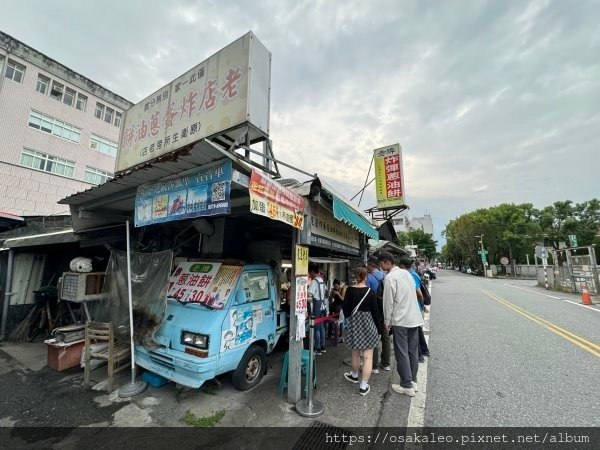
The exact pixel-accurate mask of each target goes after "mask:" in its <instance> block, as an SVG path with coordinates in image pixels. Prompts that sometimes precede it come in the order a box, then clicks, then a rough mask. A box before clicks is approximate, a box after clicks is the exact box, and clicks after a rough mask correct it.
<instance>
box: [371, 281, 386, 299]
mask: <svg viewBox="0 0 600 450" xmlns="http://www.w3.org/2000/svg"><path fill="white" fill-rule="evenodd" d="M373 276H375V275H373ZM384 279H385V276H383V277H381V280H379V284H378V285H377V299H378V300H383V280H384Z"/></svg>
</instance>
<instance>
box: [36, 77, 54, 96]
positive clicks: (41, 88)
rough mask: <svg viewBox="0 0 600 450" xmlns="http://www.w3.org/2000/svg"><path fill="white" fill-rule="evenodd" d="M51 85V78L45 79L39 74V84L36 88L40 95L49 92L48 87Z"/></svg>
mask: <svg viewBox="0 0 600 450" xmlns="http://www.w3.org/2000/svg"><path fill="white" fill-rule="evenodd" d="M49 84H50V78H48V77H45V76H44V75H42V74H41V73H40V74H38V79H37V84H36V86H35V90H36V91H38V92H39V93H40V94H46V92H47V91H48V85H49Z"/></svg>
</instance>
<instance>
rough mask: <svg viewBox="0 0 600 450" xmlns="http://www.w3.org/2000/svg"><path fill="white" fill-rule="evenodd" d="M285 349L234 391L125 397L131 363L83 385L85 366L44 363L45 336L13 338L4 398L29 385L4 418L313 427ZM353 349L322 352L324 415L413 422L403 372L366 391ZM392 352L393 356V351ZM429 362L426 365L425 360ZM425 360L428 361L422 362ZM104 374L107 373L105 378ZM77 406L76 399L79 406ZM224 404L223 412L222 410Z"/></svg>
mask: <svg viewBox="0 0 600 450" xmlns="http://www.w3.org/2000/svg"><path fill="white" fill-rule="evenodd" d="M283 355H284V352H275V353H273V354H271V355H269V361H270V364H271V365H272V368H270V369H269V371H268V373H267V375H265V377H264V378H263V380H262V381H261V383H260V384H259V385H258V386H257V387H255V388H254V389H252V390H250V391H246V392H239V391H236V390H235V389H234V388H233V387H232V385H231V382H230V379H229V377H228V376H227V375H223V376H220V377H218V379H217V380H213V381H211V382H208V383H206V384H205V385H204V386H203V387H202V388H200V389H195V390H188V389H183V388H181V387H178V386H176V385H175V384H174V383H168V384H166V385H165V386H163V387H161V388H153V387H150V386H149V387H148V389H147V390H146V391H145V392H144V393H143V394H140V395H138V396H136V397H134V398H131V399H120V398H119V397H118V395H117V392H116V389H118V387H119V386H121V385H123V384H125V383H127V382H129V376H130V372H129V371H124V372H121V373H120V374H118V375H119V376H118V378H116V379H115V391H114V392H113V393H110V394H109V393H107V392H106V391H105V390H102V389H105V386H106V383H105V380H104V379H105V377H106V367H100V368H98V369H96V370H94V371H92V375H91V378H92V381H93V382H95V383H96V385H95V386H94V388H93V389H92V390H85V389H84V388H83V370H82V369H79V368H73V369H69V370H67V371H64V372H54V371H52V370H50V369H48V368H47V367H45V364H42V363H45V359H46V358H45V344H43V343H32V344H29V343H27V344H23V343H18V344H17V343H10V342H2V343H1V345H0V356H1V358H0V401H1V400H3V399H4V398H8V397H10V396H11V395H12V393H14V385H15V383H20V384H25V385H27V386H28V389H27V391H28V392H27V398H23V399H21V400H19V401H16V402H4V401H2V405H3V406H1V407H0V423H1V424H3V425H5V426H24V425H30V426H31V425H33V424H37V425H38V426H58V425H60V426H74V427H78V426H117V427H118V426H131V427H138V426H159V427H160V426H170V427H172V426H176V427H177V426H188V425H187V424H186V423H185V422H184V417H186V415H188V417H196V418H210V417H214V416H215V415H218V416H221V415H222V418H221V419H220V420H218V421H217V422H216V423H215V424H214V425H215V426H218V427H228V426H243V427H308V426H311V425H312V424H313V422H314V420H315V419H308V418H304V417H302V416H300V415H298V414H297V413H296V412H295V408H294V405H292V404H290V403H288V402H287V392H284V396H283V397H280V396H279V394H278V388H279V379H280V374H281V365H282V359H283ZM349 356H350V349H349V348H348V347H347V346H346V345H345V344H340V346H339V347H335V346H331V345H330V346H329V347H327V352H326V353H325V354H323V355H322V356H317V381H318V388H317V390H316V391H315V398H316V399H318V400H319V401H321V402H322V403H323V405H324V407H325V412H324V414H323V415H322V416H321V417H319V418H317V419H316V420H318V421H319V422H321V423H323V424H327V425H330V426H334V427H339V428H353V427H376V426H393V427H403V426H406V425H407V418H408V412H409V409H410V404H411V399H410V398H409V397H406V396H403V395H398V394H396V393H394V392H393V391H391V389H390V384H391V383H392V382H394V383H398V380H399V377H398V374H397V372H396V370H395V364H393V365H392V371H390V372H384V371H381V373H379V374H373V375H372V377H371V380H370V384H371V392H370V393H369V394H368V395H367V396H365V397H361V396H360V395H359V393H358V387H357V385H355V384H352V383H349V382H348V381H346V380H345V379H344V378H343V373H344V372H345V371H347V370H348V366H346V365H344V363H343V361H344V359H347V358H349ZM392 359H393V358H392ZM422 367H423V366H422ZM423 368H424V367H423ZM103 380H104V381H103ZM41 403H47V404H48V407H49V408H50V405H52V408H51V409H53V410H55V411H63V412H64V413H63V414H62V415H59V416H57V415H56V414H45V415H40V417H38V418H37V420H36V421H34V422H33V423H32V422H31V421H30V420H29V419H30V411H31V407H32V405H39V404H41ZM74 406H75V407H74ZM222 411H223V412H224V414H223V413H221V412H222Z"/></svg>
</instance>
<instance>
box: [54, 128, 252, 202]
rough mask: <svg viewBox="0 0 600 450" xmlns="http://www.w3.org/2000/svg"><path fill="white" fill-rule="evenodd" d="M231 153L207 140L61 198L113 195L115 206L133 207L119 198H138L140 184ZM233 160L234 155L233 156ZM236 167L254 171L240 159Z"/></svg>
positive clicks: (75, 199) (81, 199)
mask: <svg viewBox="0 0 600 450" xmlns="http://www.w3.org/2000/svg"><path fill="white" fill-rule="evenodd" d="M228 156H230V154H228V153H227V152H226V151H224V150H223V151H222V150H219V149H217V148H216V147H215V146H214V145H211V144H210V143H208V142H207V141H205V140H204V139H203V140H201V141H199V142H197V143H195V144H194V145H193V146H188V147H184V148H182V149H179V150H177V151H175V152H173V153H169V154H166V155H163V156H161V157H159V158H157V159H155V160H153V161H149V162H148V163H146V164H143V165H142V166H139V167H136V168H135V169H132V170H130V171H127V172H123V173H121V174H118V175H117V176H115V177H114V178H113V179H111V180H109V181H107V182H106V183H104V184H101V185H99V186H95V187H93V188H90V189H87V190H85V191H82V192H78V193H77V194H73V195H71V196H69V197H66V198H64V199H62V200H60V201H59V202H58V203H60V204H63V205H75V206H79V205H83V204H89V203H90V202H94V201H98V200H100V199H105V198H110V202H111V206H112V208H113V209H121V210H126V209H127V208H128V207H131V206H132V205H133V203H131V205H130V204H129V202H126V203H127V205H122V207H121V208H119V205H118V201H119V199H121V200H123V199H134V198H135V193H136V189H137V187H138V186H140V185H142V184H145V183H149V182H151V181H156V180H162V179H165V178H169V177H176V176H182V175H185V172H187V171H191V170H194V169H197V168H198V167H199V166H203V165H205V164H209V163H211V162H214V161H218V160H219V159H223V158H225V157H228ZM232 159H233V158H232ZM234 167H235V168H237V169H238V170H242V171H243V172H246V173H248V174H249V173H250V170H249V169H248V168H247V166H245V165H244V164H242V163H241V162H239V161H235V160H234Z"/></svg>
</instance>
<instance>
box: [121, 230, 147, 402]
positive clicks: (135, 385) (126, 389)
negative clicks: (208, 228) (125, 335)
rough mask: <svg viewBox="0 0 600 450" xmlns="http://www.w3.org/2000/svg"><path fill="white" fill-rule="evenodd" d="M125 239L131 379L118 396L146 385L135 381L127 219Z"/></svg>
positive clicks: (133, 391) (139, 391)
mask: <svg viewBox="0 0 600 450" xmlns="http://www.w3.org/2000/svg"><path fill="white" fill-rule="evenodd" d="M125 231H126V240H127V297H128V301H129V338H130V341H131V342H130V344H131V381H130V382H129V384H126V385H125V386H123V387H122V388H120V389H119V397H121V398H126V397H133V396H134V395H138V394H141V393H142V392H144V391H145V390H146V387H147V386H148V385H147V383H146V382H145V381H141V380H140V381H137V382H136V381H135V343H134V342H133V294H132V288H131V242H130V239H129V220H127V221H126V222H125Z"/></svg>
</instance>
